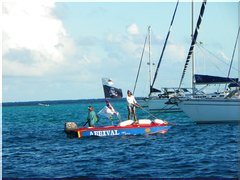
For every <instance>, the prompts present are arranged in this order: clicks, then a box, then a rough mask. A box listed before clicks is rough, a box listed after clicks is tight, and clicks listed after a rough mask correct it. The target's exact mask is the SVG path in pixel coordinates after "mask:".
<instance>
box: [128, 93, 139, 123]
mask: <svg viewBox="0 0 240 180" xmlns="http://www.w3.org/2000/svg"><path fill="white" fill-rule="evenodd" d="M127 102H128V106H127V107H128V119H130V118H131V115H133V119H134V122H136V121H137V116H136V109H135V107H140V105H139V104H138V103H137V101H136V99H135V97H134V96H133V94H132V92H131V91H129V90H128V91H127Z"/></svg>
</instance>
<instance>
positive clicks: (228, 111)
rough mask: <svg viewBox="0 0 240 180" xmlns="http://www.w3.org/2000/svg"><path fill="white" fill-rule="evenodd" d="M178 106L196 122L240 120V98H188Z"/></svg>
mask: <svg viewBox="0 0 240 180" xmlns="http://www.w3.org/2000/svg"><path fill="white" fill-rule="evenodd" d="M178 106H179V107H180V109H182V110H183V111H184V112H185V113H186V114H187V115H188V116H189V117H190V118H191V119H192V120H193V121H194V122H196V123H215V122H240V99H188V100H182V101H180V102H178Z"/></svg>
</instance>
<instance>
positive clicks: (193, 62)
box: [191, 0, 196, 95]
mask: <svg viewBox="0 0 240 180" xmlns="http://www.w3.org/2000/svg"><path fill="white" fill-rule="evenodd" d="M193 1H194V0H192V34H191V36H192V41H193V33H194V27H193V23H194V2H193ZM194 74H195V59H194V51H193V53H192V94H193V95H194V94H195V93H196V92H195V88H196V86H195V79H194Z"/></svg>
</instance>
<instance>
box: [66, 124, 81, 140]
mask: <svg viewBox="0 0 240 180" xmlns="http://www.w3.org/2000/svg"><path fill="white" fill-rule="evenodd" d="M77 128H78V127H77V124H76V123H75V122H66V123H65V124H64V132H65V133H66V134H67V135H68V136H71V137H75V136H77V133H76V132H75V130H76V129H77Z"/></svg>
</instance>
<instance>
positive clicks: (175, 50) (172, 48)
mask: <svg viewBox="0 0 240 180" xmlns="http://www.w3.org/2000/svg"><path fill="white" fill-rule="evenodd" d="M166 56H167V57H168V58H169V59H170V60H172V61H173V62H176V61H182V60H183V59H184V60H185V58H186V53H185V49H184V47H183V46H180V45H177V44H168V45H167V48H166ZM166 56H165V57H166Z"/></svg>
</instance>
